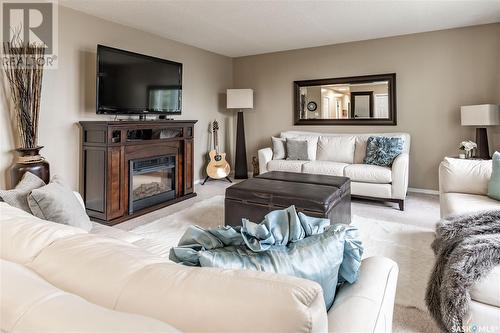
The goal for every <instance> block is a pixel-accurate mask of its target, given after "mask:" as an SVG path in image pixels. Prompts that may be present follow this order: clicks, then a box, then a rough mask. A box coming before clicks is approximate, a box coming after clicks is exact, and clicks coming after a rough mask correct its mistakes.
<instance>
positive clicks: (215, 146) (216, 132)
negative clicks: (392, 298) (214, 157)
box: [214, 129, 219, 154]
mask: <svg viewBox="0 0 500 333" xmlns="http://www.w3.org/2000/svg"><path fill="white" fill-rule="evenodd" d="M214 149H215V151H216V152H217V154H218V153H219V132H218V131H217V130H216V129H214Z"/></svg>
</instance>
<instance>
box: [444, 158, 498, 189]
mask: <svg viewBox="0 0 500 333" xmlns="http://www.w3.org/2000/svg"><path fill="white" fill-rule="evenodd" d="M492 168H493V167H492V163H491V161H488V160H465V159H458V158H449V157H446V158H445V159H444V160H443V161H442V162H441V164H440V165H439V192H440V193H449V192H455V193H466V194H479V195H486V193H487V192H488V182H489V180H490V178H491V171H492Z"/></svg>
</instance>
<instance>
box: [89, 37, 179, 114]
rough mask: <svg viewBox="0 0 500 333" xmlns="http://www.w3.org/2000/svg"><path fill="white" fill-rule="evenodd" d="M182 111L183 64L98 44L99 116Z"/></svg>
mask: <svg viewBox="0 0 500 333" xmlns="http://www.w3.org/2000/svg"><path fill="white" fill-rule="evenodd" d="M181 111H182V64H181V63H178V62H174V61H169V60H165V59H160V58H155V57H150V56H146V55H142V54H138V53H133V52H128V51H124V50H119V49H115V48H112V47H107V46H103V45H97V113H98V114H158V115H161V114H164V115H165V114H166V115H174V114H181Z"/></svg>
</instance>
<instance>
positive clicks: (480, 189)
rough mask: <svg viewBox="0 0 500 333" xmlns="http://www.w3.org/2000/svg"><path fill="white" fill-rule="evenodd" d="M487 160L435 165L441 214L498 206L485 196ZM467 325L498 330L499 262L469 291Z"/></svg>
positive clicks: (489, 167)
mask: <svg viewBox="0 0 500 333" xmlns="http://www.w3.org/2000/svg"><path fill="white" fill-rule="evenodd" d="M491 170H492V163H491V160H485V161H482V160H461V159H456V158H445V159H444V161H443V162H441V164H440V165H439V192H440V195H439V197H440V202H441V217H449V216H453V215H459V214H466V213H473V212H477V211H481V210H489V209H500V201H497V200H494V199H491V198H489V197H488V196H487V195H486V193H487V191H488V182H489V180H490V178H491ZM470 296H471V304H470V307H469V313H468V315H467V316H466V318H468V323H467V324H469V325H472V324H475V325H477V326H478V327H479V329H480V330H482V331H484V332H487V331H488V332H498V331H500V265H499V266H496V267H495V268H494V269H493V271H492V272H491V273H490V274H489V275H488V276H487V277H486V278H484V279H482V280H481V281H480V282H479V283H477V284H476V285H475V286H474V287H473V288H472V290H471V293H470Z"/></svg>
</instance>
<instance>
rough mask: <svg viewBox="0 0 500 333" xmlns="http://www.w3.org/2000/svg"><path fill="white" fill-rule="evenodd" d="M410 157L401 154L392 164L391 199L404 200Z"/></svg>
mask: <svg viewBox="0 0 500 333" xmlns="http://www.w3.org/2000/svg"><path fill="white" fill-rule="evenodd" d="M409 165H410V155H408V154H406V153H403V154H400V155H399V156H398V157H396V158H395V159H394V162H393V163H392V198H393V199H400V200H404V199H405V198H406V192H407V191H408V173H409Z"/></svg>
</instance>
